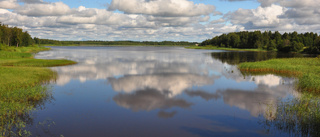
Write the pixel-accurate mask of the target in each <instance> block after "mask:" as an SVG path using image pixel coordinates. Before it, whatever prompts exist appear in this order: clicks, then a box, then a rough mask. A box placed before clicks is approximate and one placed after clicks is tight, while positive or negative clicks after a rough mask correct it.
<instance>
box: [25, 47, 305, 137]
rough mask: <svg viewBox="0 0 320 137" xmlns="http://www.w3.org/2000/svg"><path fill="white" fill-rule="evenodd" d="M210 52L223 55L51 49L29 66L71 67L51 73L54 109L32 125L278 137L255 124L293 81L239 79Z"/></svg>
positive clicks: (98, 131) (78, 130)
mask: <svg viewBox="0 0 320 137" xmlns="http://www.w3.org/2000/svg"><path fill="white" fill-rule="evenodd" d="M211 52H216V53H219V54H221V53H220V52H225V51H208V50H189V49H184V48H182V47H53V50H51V51H45V52H40V53H39V54H37V55H36V58H44V59H56V58H65V59H70V60H74V61H77V62H78V64H76V65H72V66H64V67H54V68H52V69H53V70H55V71H57V72H58V74H59V78H58V79H57V81H56V83H55V84H54V85H53V93H54V94H53V97H54V98H55V101H53V103H48V104H47V105H46V108H47V109H45V110H39V111H38V112H36V115H37V117H36V118H35V121H43V120H45V119H46V118H50V119H52V120H53V121H55V123H56V125H55V126H53V127H51V129H50V132H53V133H54V134H58V135H60V134H61V135H65V136H87V135H90V136H103V135H108V136H126V135H130V136H177V135H179V136H197V135H200V136H214V135H217V136H219V135H224V136H244V135H245V136H268V135H271V136H280V135H284V134H266V132H265V131H264V129H263V127H260V126H259V124H258V120H259V116H261V115H262V116H263V115H264V111H265V110H266V109H270V107H268V104H270V103H271V104H272V103H275V102H276V101H277V100H278V99H285V98H289V97H294V96H299V94H298V93H297V92H296V91H295V90H294V89H293V84H294V80H293V79H290V78H284V77H280V76H275V75H271V74H269V75H264V76H250V75H249V76H243V75H242V74H241V73H240V72H239V70H238V69H237V67H236V66H234V65H233V64H232V65H231V64H228V62H226V61H223V62H222V61H221V59H219V58H215V56H213V55H212V54H214V53H211ZM228 54H230V53H228ZM266 118H270V117H268V116H266ZM123 124H126V125H125V126H124V125H123ZM29 128H30V129H31V130H33V132H36V133H38V134H39V135H44V134H46V133H45V132H43V131H39V130H38V129H37V128H35V127H34V126H30V127H29Z"/></svg>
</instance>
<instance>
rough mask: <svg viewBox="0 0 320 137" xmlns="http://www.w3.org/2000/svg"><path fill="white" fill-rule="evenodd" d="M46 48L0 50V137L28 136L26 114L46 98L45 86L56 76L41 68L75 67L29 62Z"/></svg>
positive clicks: (61, 63) (48, 93)
mask: <svg viewBox="0 0 320 137" xmlns="http://www.w3.org/2000/svg"><path fill="white" fill-rule="evenodd" d="M42 50H48V48H39V47H28V48H11V47H10V48H7V49H5V51H3V48H2V51H0V136H30V135H31V133H30V132H29V131H27V130H25V127H26V124H27V121H28V119H29V120H30V119H31V117H30V112H31V111H33V110H34V109H35V108H36V107H37V106H38V105H39V104H41V102H43V101H44V100H46V99H47V98H48V97H49V96H50V92H49V91H47V87H46V86H42V84H46V83H49V82H50V81H52V80H55V79H56V78H57V73H56V72H54V71H52V70H50V69H48V68H45V67H53V66H63V65H70V64H75V63H76V62H74V61H69V60H43V59H33V55H32V52H39V51H42Z"/></svg>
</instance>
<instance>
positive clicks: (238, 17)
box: [225, 5, 287, 29]
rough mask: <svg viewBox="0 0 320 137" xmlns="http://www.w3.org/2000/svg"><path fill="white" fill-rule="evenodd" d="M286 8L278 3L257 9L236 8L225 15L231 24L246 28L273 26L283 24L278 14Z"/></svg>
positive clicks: (281, 13) (282, 12)
mask: <svg viewBox="0 0 320 137" xmlns="http://www.w3.org/2000/svg"><path fill="white" fill-rule="evenodd" d="M286 10H287V9H286V8H284V7H281V6H279V5H271V6H270V7H260V6H259V7H258V8H257V9H238V10H237V11H235V12H231V13H228V14H226V15H225V18H227V19H228V20H230V21H231V23H232V24H238V25H242V26H244V27H245V28H246V29H259V28H275V27H277V26H279V25H280V24H284V23H285V22H283V21H282V20H281V19H280V18H278V16H280V15H283V14H284V13H285V11H286Z"/></svg>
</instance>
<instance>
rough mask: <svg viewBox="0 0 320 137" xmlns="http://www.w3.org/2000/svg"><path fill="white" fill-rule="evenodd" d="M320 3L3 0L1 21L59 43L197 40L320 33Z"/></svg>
mask: <svg viewBox="0 0 320 137" xmlns="http://www.w3.org/2000/svg"><path fill="white" fill-rule="evenodd" d="M319 3H320V2H319V0H304V1H301V0H90V1H88V0H0V22H2V23H4V24H8V25H10V26H18V27H21V28H23V29H24V30H26V31H28V32H29V33H30V34H31V35H32V36H34V37H39V38H48V39H58V40H135V41H163V40H172V41H197V42H201V41H203V40H205V39H209V38H212V37H214V36H217V35H220V34H222V33H229V32H238V31H254V30H261V31H265V30H271V31H280V32H282V33H284V32H292V31H298V32H301V33H303V32H311V31H312V32H315V33H319V32H320V24H319V23H318V22H320V10H319V9H318V7H320V4H319Z"/></svg>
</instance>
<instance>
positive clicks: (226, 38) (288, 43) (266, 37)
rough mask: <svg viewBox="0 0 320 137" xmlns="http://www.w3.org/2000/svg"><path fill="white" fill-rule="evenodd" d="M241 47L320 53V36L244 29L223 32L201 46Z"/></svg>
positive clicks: (309, 33)
mask: <svg viewBox="0 0 320 137" xmlns="http://www.w3.org/2000/svg"><path fill="white" fill-rule="evenodd" d="M207 45H212V46H217V47H227V48H239V49H265V50H271V51H280V52H305V53H312V54H320V36H318V34H317V33H313V32H306V33H300V34H298V33H297V32H292V33H283V34H281V33H279V32H278V31H275V32H271V31H264V32H261V31H253V32H248V31H242V32H232V33H228V34H222V35H220V36H216V37H214V38H212V39H207V40H205V41H203V42H202V43H201V44H200V46H207Z"/></svg>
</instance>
